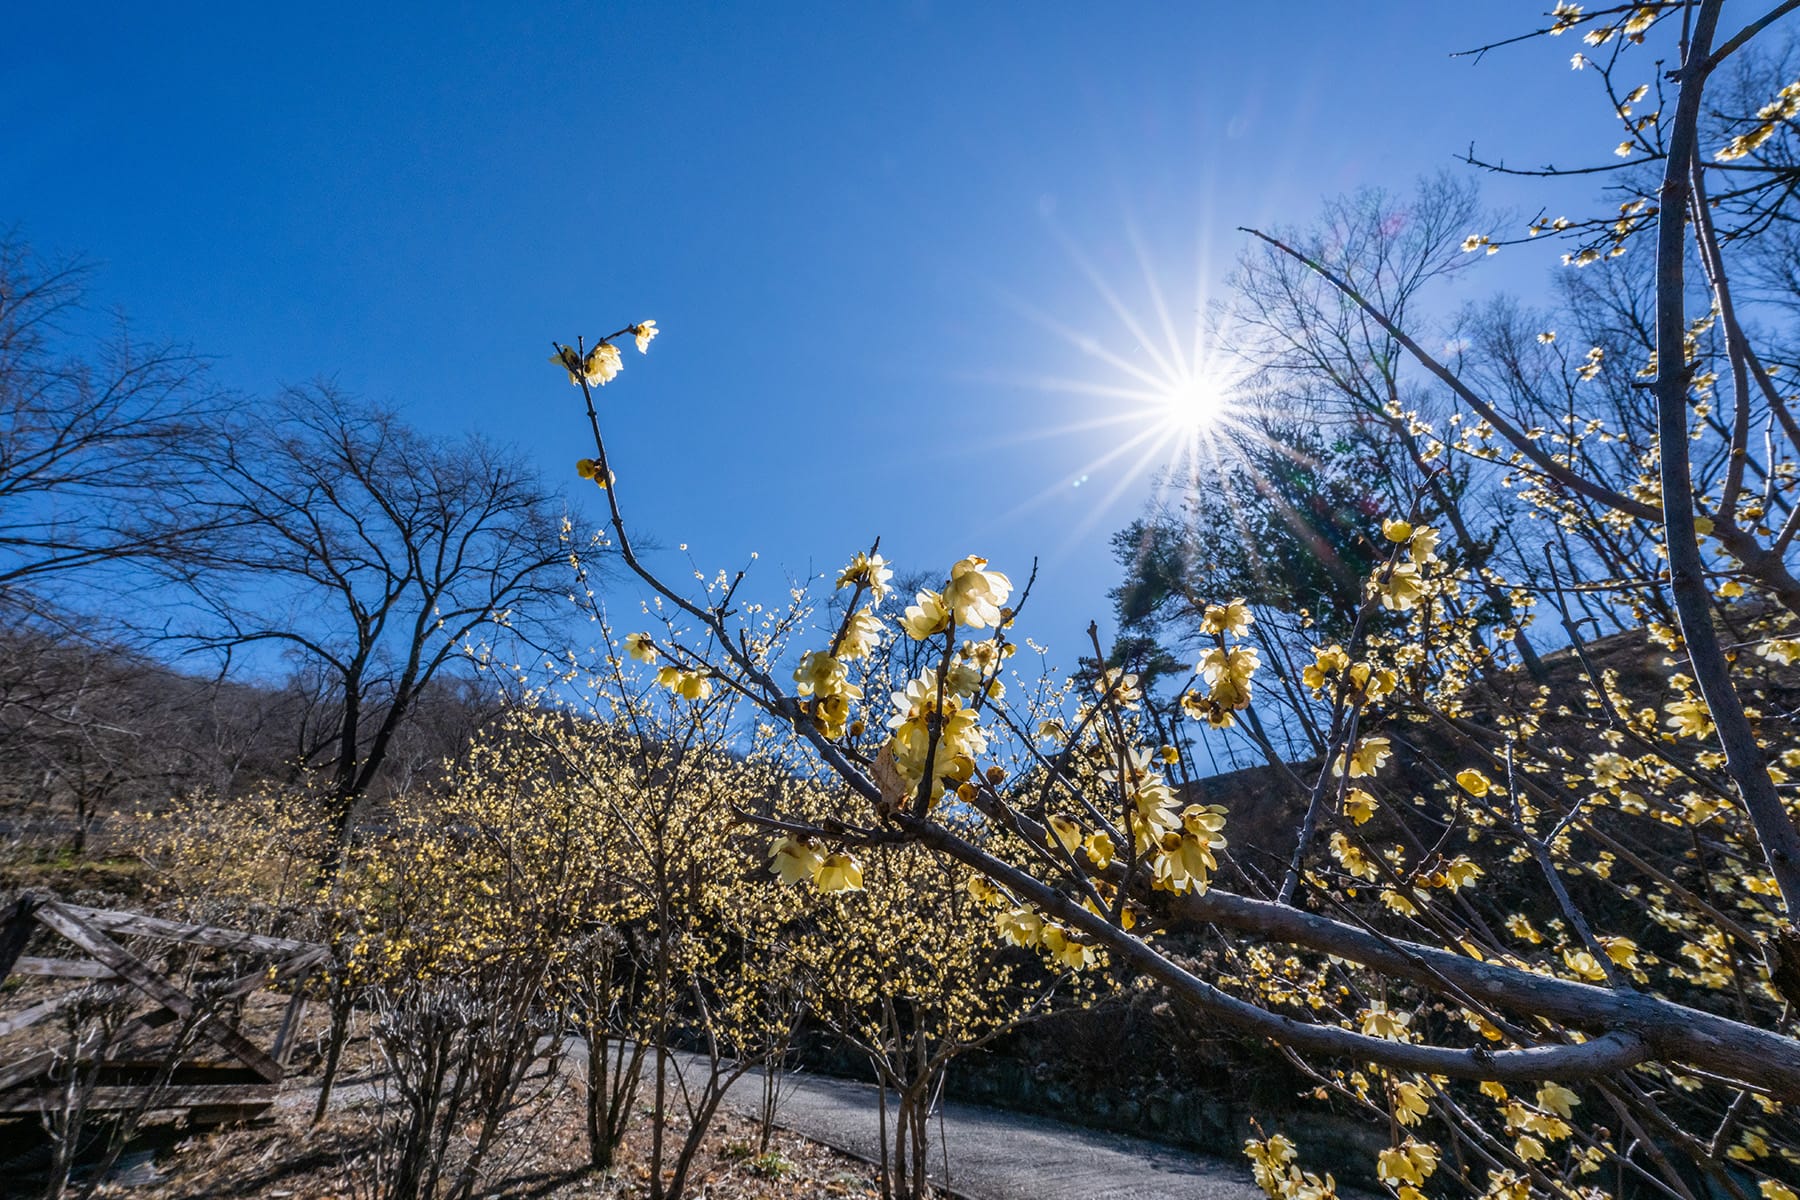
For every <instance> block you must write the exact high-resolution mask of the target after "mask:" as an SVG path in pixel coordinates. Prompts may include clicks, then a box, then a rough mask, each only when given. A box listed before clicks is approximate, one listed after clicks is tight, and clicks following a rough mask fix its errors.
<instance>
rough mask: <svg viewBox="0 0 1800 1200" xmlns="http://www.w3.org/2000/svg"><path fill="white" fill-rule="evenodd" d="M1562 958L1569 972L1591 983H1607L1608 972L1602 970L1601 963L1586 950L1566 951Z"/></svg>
mask: <svg viewBox="0 0 1800 1200" xmlns="http://www.w3.org/2000/svg"><path fill="white" fill-rule="evenodd" d="M1562 957H1563V962H1564V963H1566V964H1567V965H1568V968H1569V970H1571V971H1573V972H1575V974H1577V975H1579V976H1581V977H1582V978H1583V979H1585V980H1587V981H1588V982H1589V983H1604V982H1606V972H1605V971H1603V970H1601V969H1600V964H1599V962H1598V961H1596V960H1595V958H1594V956H1593V955H1592V954H1589V953H1588V952H1587V951H1586V950H1564V951H1563V953H1562Z"/></svg>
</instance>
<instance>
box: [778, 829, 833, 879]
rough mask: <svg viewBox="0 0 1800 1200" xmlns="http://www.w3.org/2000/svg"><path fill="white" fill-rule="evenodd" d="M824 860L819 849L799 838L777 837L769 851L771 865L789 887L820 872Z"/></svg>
mask: <svg viewBox="0 0 1800 1200" xmlns="http://www.w3.org/2000/svg"><path fill="white" fill-rule="evenodd" d="M824 861H825V860H824V857H823V856H822V855H820V853H819V852H818V850H817V849H815V848H814V847H813V846H812V845H811V844H810V843H807V842H804V841H802V840H800V839H799V838H792V837H779V838H776V839H775V843H774V845H773V846H772V847H771V848H770V853H769V864H770V866H771V867H772V868H773V869H774V871H775V874H777V875H779V876H780V877H781V882H782V883H785V884H786V885H787V886H789V887H793V886H794V885H795V884H798V883H803V882H805V881H806V880H809V879H811V878H812V877H813V876H814V875H816V874H818V871H819V867H820V866H821V865H823V863H824Z"/></svg>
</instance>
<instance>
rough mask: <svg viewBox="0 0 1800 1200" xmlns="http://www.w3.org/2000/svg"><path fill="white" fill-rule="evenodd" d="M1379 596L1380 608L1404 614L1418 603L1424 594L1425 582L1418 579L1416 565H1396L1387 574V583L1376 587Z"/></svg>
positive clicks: (1405, 563) (1408, 563)
mask: <svg viewBox="0 0 1800 1200" xmlns="http://www.w3.org/2000/svg"><path fill="white" fill-rule="evenodd" d="M1377 591H1379V592H1380V594H1381V606H1382V607H1383V608H1390V609H1393V610H1394V611H1395V612H1406V611H1407V610H1409V609H1411V608H1413V607H1414V606H1415V605H1417V604H1418V603H1419V599H1420V597H1422V596H1424V594H1425V581H1424V580H1422V579H1420V578H1419V567H1418V564H1417V563H1410V562H1404V563H1396V564H1395V566H1394V569H1393V570H1392V571H1391V572H1389V574H1388V578H1387V582H1386V583H1383V584H1378V585H1377Z"/></svg>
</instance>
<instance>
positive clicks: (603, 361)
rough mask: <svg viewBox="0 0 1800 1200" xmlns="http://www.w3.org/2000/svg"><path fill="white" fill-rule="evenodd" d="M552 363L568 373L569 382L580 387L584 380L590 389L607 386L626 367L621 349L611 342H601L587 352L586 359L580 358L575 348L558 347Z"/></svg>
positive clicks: (551, 359) (552, 357)
mask: <svg viewBox="0 0 1800 1200" xmlns="http://www.w3.org/2000/svg"><path fill="white" fill-rule="evenodd" d="M550 361H551V362H553V363H555V364H556V365H557V366H559V367H561V368H562V369H563V370H565V371H567V372H568V373H569V382H570V383H572V384H574V385H575V386H576V387H580V386H581V381H582V380H584V379H585V380H587V382H588V385H589V386H590V387H593V386H599V385H602V384H605V383H607V382H608V381H609V380H611V379H612V377H613V376H615V375H617V374H618V373H619V369H620V368H621V367H622V366H624V365H625V364H624V359H622V358H621V357H620V356H619V348H618V347H617V346H615V345H613V344H612V343H611V342H601V343H600V344H599V345H597V346H595V347H594V348H593V349H592V350H589V351H588V352H587V357H586V358H581V357H580V356H578V355H577V354H576V353H575V348H574V347H573V346H558V347H557V350H556V353H555V354H552V355H551V356H550Z"/></svg>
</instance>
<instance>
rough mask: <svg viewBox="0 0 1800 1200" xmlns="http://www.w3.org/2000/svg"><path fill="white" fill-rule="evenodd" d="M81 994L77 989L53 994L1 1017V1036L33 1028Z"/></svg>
mask: <svg viewBox="0 0 1800 1200" xmlns="http://www.w3.org/2000/svg"><path fill="white" fill-rule="evenodd" d="M79 994H80V992H79V990H77V991H73V992H69V993H67V994H65V995H61V996H52V997H51V998H50V999H48V1000H45V1001H44V1002H43V1003H41V1004H34V1005H32V1006H31V1007H30V1008H27V1009H24V1010H22V1011H20V1012H16V1013H14V1014H13V1015H12V1016H10V1017H0V1037H7V1036H9V1035H11V1034H15V1033H17V1032H19V1030H21V1029H29V1028H31V1027H32V1026H33V1025H36V1024H37V1023H38V1022H39V1021H41V1020H43V1019H44V1018H45V1017H48V1016H50V1015H52V1014H53V1013H57V1012H60V1011H62V1010H63V1009H65V1008H67V1007H68V1006H69V1003H70V1002H71V1001H72V1000H74V999H75V997H76V996H77V995H79Z"/></svg>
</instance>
